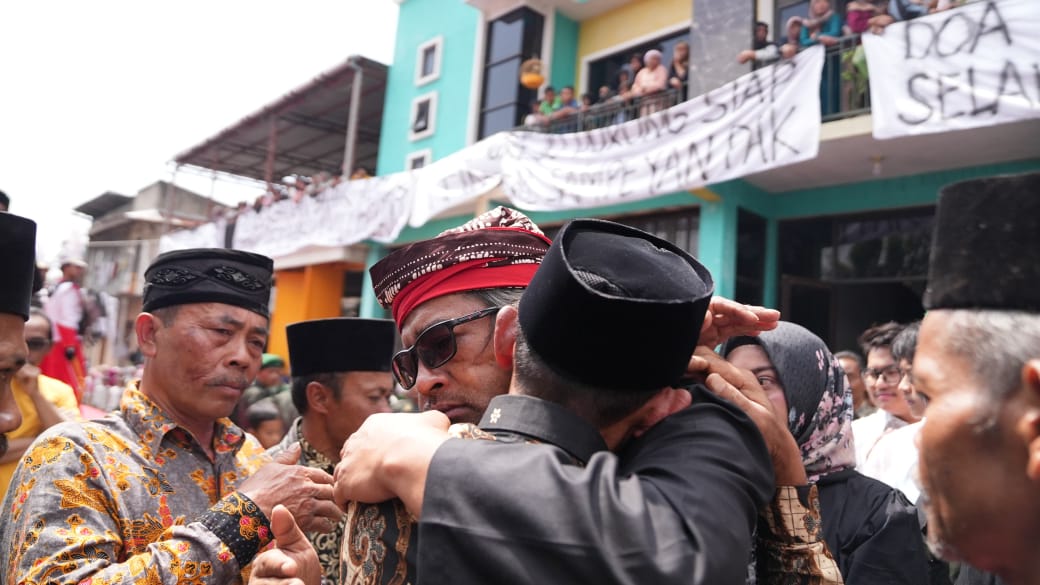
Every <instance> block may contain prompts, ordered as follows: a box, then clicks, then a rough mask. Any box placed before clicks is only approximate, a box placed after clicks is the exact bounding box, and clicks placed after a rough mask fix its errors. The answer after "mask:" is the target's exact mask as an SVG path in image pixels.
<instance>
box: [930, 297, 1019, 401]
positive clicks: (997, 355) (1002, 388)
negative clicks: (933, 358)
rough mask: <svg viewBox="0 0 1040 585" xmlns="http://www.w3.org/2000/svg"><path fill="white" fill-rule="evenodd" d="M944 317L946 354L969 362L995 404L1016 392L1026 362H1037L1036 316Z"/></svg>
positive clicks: (982, 313) (981, 312)
mask: <svg viewBox="0 0 1040 585" xmlns="http://www.w3.org/2000/svg"><path fill="white" fill-rule="evenodd" d="M944 313H946V314H945V315H944V317H946V332H945V333H946V335H945V337H946V339H945V340H944V342H943V344H944V346H945V348H946V350H947V351H949V352H950V353H953V354H956V355H959V356H961V357H963V358H965V359H967V360H968V361H969V363H970V364H971V371H972V374H973V375H974V376H975V379H976V381H977V382H978V383H979V384H980V385H982V386H984V387H986V388H987V389H988V390H989V391H990V393H991V396H992V398H993V399H994V400H995V401H1001V400H1004V399H1005V398H1007V397H1008V396H1009V395H1010V394H1011V393H1013V392H1014V391H1015V390H1017V389H1018V387H1019V385H1020V384H1021V380H1022V368H1023V367H1024V366H1025V365H1026V362H1028V361H1029V360H1031V359H1036V358H1040V314H1038V313H1027V312H1025V311H995V310H985V309H955V310H950V311H944Z"/></svg>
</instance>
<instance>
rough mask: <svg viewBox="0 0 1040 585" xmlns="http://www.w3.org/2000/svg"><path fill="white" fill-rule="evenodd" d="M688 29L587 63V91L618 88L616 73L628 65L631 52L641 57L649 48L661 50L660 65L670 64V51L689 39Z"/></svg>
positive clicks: (666, 66) (668, 65) (594, 93)
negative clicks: (605, 87)
mask: <svg viewBox="0 0 1040 585" xmlns="http://www.w3.org/2000/svg"><path fill="white" fill-rule="evenodd" d="M689 39H690V31H688V30H683V31H680V32H677V33H673V34H670V35H667V36H663V37H660V38H657V39H654V40H652V41H648V42H646V43H642V44H640V45H635V46H632V47H629V48H627V49H625V50H623V51H619V52H617V53H614V54H613V55H608V56H606V57H603V58H601V59H597V60H595V61H593V62H591V63H589V84H588V87H589V91H590V92H591V93H592V94H593V95H596V91H598V90H599V88H600V87H602V86H604V85H606V86H607V87H609V88H610V89H611V90H613V91H617V88H618V73H619V72H620V71H621V69H622V67H626V66H627V65H628V60H629V58H630V57H631V56H632V55H633V54H638V55H639V56H640V58H642V56H643V54H644V53H646V52H647V51H649V50H650V49H657V50H658V51H661V54H662V55H663V56H664V57H663V59H662V60H661V65H663V66H664V68H665V69H667V68H668V67H670V66H671V65H672V51H673V50H674V49H675V45H676V44H678V43H679V41H687V42H688V41H689ZM633 81H634V79H629V80H628V82H629V83H630V84H631V83H632V82H633Z"/></svg>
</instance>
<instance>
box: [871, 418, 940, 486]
mask: <svg viewBox="0 0 1040 585" xmlns="http://www.w3.org/2000/svg"><path fill="white" fill-rule="evenodd" d="M923 424H924V420H923V419H922V420H920V421H918V422H915V423H912V424H908V425H906V426H904V427H901V428H898V429H895V430H892V431H890V432H888V433H885V434H884V435H882V436H881V437H880V438H879V439H878V441H877V443H876V444H875V445H874V450H873V451H871V453H870V457H868V458H867V462H866V463H865V464H864V466H863V467H862V468H858V467H857V469H858V471H859V472H860V473H862V474H863V475H867V476H870V477H873V478H874V479H877V480H879V481H883V482H885V483H887V484H888V485H890V486H892V487H894V488H896V489H897V490H899V491H901V492H903V494H905V495H906V498H907V499H908V500H910V503H912V504H915V503H916V502H917V498H918V497H920V496H921V488H920V486H919V484H918V483H917V433H919V432H920V431H921V425H923Z"/></svg>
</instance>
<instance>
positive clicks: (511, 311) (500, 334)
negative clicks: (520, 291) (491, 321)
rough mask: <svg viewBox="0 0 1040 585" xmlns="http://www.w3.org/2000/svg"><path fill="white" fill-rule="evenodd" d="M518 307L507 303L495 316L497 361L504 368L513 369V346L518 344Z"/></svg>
mask: <svg viewBox="0 0 1040 585" xmlns="http://www.w3.org/2000/svg"><path fill="white" fill-rule="evenodd" d="M518 315H519V313H517V310H516V307H514V306H513V305H506V306H505V307H502V308H501V309H500V310H499V311H498V315H497V316H496V317H495V362H496V363H498V365H499V366H501V367H502V368H503V369H507V370H512V369H513V347H514V346H515V345H516V331H517V327H519V326H520V325H519V323H518V322H517V316H518Z"/></svg>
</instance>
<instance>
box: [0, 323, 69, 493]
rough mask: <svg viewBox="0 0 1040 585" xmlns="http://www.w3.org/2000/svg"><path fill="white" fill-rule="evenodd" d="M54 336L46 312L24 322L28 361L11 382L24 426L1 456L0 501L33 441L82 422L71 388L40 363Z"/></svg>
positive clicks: (11, 438)
mask: <svg viewBox="0 0 1040 585" xmlns="http://www.w3.org/2000/svg"><path fill="white" fill-rule="evenodd" d="M51 334H52V328H51V320H50V319H48V318H47V315H46V314H45V313H44V312H43V311H41V310H39V309H32V310H31V311H30V314H29V320H28V321H26V322H25V344H26V346H28V348H29V354H28V356H29V359H28V361H27V362H26V364H25V365H24V366H22V369H20V370H18V373H17V374H15V377H14V380H13V381H12V383H11V391H12V392H13V393H14V400H15V402H16V403H17V404H18V410H20V411H21V413H22V424H21V426H19V427H18V428H17V429H15V430H13V431H11V432H10V433H9V434H8V435H7V438H8V439H9V446H8V450H7V453H6V454H4V455H3V456H2V457H0V500H2V499H3V497H4V494H6V493H7V486H8V484H10V483H11V476H12V475H14V470H15V468H16V467H18V460H19V459H21V458H22V454H23V453H25V450H26V449H27V448H28V447H29V445H31V444H32V442H33V440H35V439H36V437H37V436H38V435H39V434H40V433H42V432H43V431H45V430H47V429H49V428H51V427H52V426H54V425H56V424H58V423H60V422H64V421H67V420H79V403H78V402H77V401H76V392H75V391H74V390H73V389H72V386H69V385H68V384H66V383H65V382H62V381H61V380H58V379H55V378H51V377H50V376H46V375H44V374H43V373H42V372H41V371H40V363H41V362H42V361H43V358H44V357H45V356H46V355H47V352H48V351H50V349H51V344H52V338H51Z"/></svg>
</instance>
